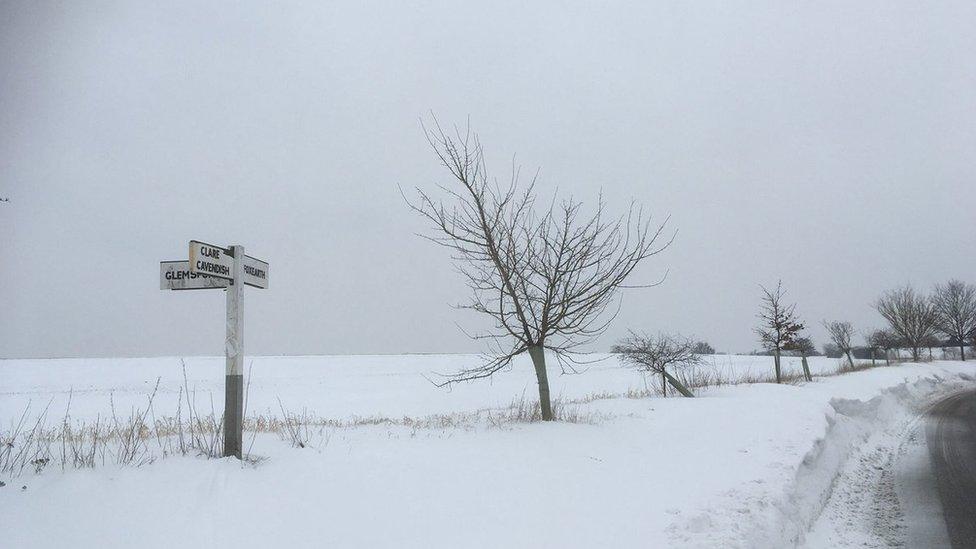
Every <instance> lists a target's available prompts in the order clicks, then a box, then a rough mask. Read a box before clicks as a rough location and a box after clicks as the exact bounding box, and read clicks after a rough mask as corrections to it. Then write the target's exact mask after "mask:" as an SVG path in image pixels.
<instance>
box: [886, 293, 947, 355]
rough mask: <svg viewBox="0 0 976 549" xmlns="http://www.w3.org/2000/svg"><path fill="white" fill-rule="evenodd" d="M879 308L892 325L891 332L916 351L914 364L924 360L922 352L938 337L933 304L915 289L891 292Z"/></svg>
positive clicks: (912, 350) (914, 352)
mask: <svg viewBox="0 0 976 549" xmlns="http://www.w3.org/2000/svg"><path fill="white" fill-rule="evenodd" d="M875 308H877V309H878V312H879V313H881V316H882V317H884V319H885V320H887V321H888V324H890V325H891V331H892V332H893V333H894V334H895V335H896V336H897V337H898V339H899V341H901V342H902V343H903V344H904V345H906V346H907V347H908V348H909V349H911V352H912V361H914V362H918V361H919V360H921V356H922V355H921V350H922V349H923V348H924V347H926V346H927V344H928V343H929V342H930V340H931V338H932V337H933V336H934V335H935V332H936V329H935V321H936V311H935V306H933V305H932V302H931V301H930V300H928V299H926V298H925V296H922V295H920V294H918V293H916V292H915V290H914V289H912V287H911V286H905V287H904V288H899V289H897V290H892V291H890V292H887V293H886V294H884V295H883V296H881V298H879V299H878V301H877V303H875Z"/></svg>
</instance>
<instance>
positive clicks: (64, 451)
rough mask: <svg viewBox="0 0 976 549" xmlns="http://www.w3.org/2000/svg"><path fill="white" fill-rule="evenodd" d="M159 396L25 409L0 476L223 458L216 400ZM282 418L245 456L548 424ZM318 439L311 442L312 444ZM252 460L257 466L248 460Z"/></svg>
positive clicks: (522, 412)
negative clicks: (382, 431)
mask: <svg viewBox="0 0 976 549" xmlns="http://www.w3.org/2000/svg"><path fill="white" fill-rule="evenodd" d="M872 367H884V366H882V365H878V366H872V364H871V362H861V361H858V362H855V363H854V364H853V365H852V364H850V363H848V362H846V361H840V362H839V363H838V366H837V368H836V369H835V370H834V371H832V372H829V373H821V374H817V375H816V376H815V377H827V376H835V375H841V374H846V373H851V372H857V371H861V370H866V369H870V368H872ZM675 375H676V377H678V379H679V381H680V382H681V383H682V384H683V385H684V386H685V387H687V388H688V389H690V390H691V391H693V392H695V393H696V394H699V393H701V392H702V391H703V390H706V389H708V388H711V387H723V386H734V385H745V384H755V383H776V381H777V380H776V377H775V374H773V373H772V372H770V373H765V374H758V373H754V372H746V373H736V372H735V371H734V370H730V371H722V370H719V369H715V368H709V367H693V368H686V369H683V370H680V371H678V372H676V374H675ZM780 381H781V382H782V383H788V384H794V385H799V384H802V383H804V382H805V379H804V374H803V373H801V372H798V371H797V372H790V371H787V372H782V373H781V376H780ZM157 390H158V381H157V384H156V386H155V387H154V388H153V391H152V392H151V393H150V394H149V395H148V397H147V400H146V405H145V407H143V408H139V409H132V410H130V411H129V413H128V414H125V415H122V414H119V413H118V412H117V411H116V409H115V405H114V399H112V397H111V396H110V398H109V400H110V409H111V415H110V416H108V417H105V418H103V417H96V419H95V420H94V421H87V422H85V421H74V420H72V418H71V414H70V410H71V394H70V393H69V395H68V406H67V408H66V411H65V413H64V416H63V417H60V418H59V419H58V420H55V422H54V423H52V422H51V418H50V417H49V414H48V412H49V409H50V406H51V404H52V402H53V399H52V401H49V402H48V403H47V405H45V407H44V408H43V409H42V410H40V412H39V413H38V414H37V415H36V416H33V417H32V414H31V412H32V409H31V406H30V405H28V406H27V407H26V408H25V410H24V412H23V413H22V414H21V416H20V418H19V420H18V421H17V422H16V423H15V424H13V425H12V426H11V428H10V430H8V431H0V476H5V477H17V476H20V475H22V474H23V473H24V472H25V471H26V472H28V473H30V472H33V473H41V472H42V471H44V470H46V469H49V468H51V467H55V468H58V469H60V470H61V471H64V470H67V469H90V468H94V467H96V466H105V465H116V466H119V467H127V466H136V467H138V466H142V465H146V464H149V463H153V462H154V461H156V460H157V459H160V458H164V457H167V456H198V457H204V458H208V459H209V458H220V457H221V455H222V450H223V440H222V438H221V437H222V425H223V422H222V416H219V415H217V414H216V413H215V412H214V410H215V405H214V402H213V396H212V395H209V396H208V401H209V402H208V403H207V406H208V407H209V410H207V412H206V413H201V412H200V410H199V407H198V405H197V395H196V391H195V390H191V389H189V388H188V384H187V382H186V380H185V377H184V385H183V387H181V388H180V392H179V397H180V398H179V404H178V406H177V409H176V411H175V413H174V414H173V415H168V416H157V415H156V412H155V410H154V407H153V401H154V399H155V396H156V392H157ZM660 395H661V387H660V386H659V385H658V384H647V383H645V384H644V387H643V388H630V389H628V390H627V391H624V392H613V391H601V392H594V393H590V394H587V395H584V396H582V397H577V398H567V397H564V396H559V397H557V398H555V399H553V401H552V413H553V416H554V418H555V419H556V420H557V421H560V422H564V423H570V424H596V423H599V422H601V421H604V420H606V419H609V418H611V417H612V416H611V415H610V414H608V413H605V412H601V411H599V410H596V409H594V408H593V407H589V406H587V405H588V404H591V403H594V402H597V401H603V400H612V399H619V398H627V399H643V398H650V397H656V396H660ZM278 406H279V410H280V416H277V415H270V414H268V415H265V414H257V415H251V416H250V417H247V418H245V421H244V431H245V432H246V433H249V436H250V445H249V448H248V452H247V453H248V455H249V456H248V457H251V456H250V453H251V448H253V444H254V440H255V438H256V437H257V436H258V435H259V434H274V435H277V436H278V438H279V439H280V440H282V441H284V442H286V443H288V444H290V445H291V446H293V447H296V448H309V447H323V446H325V445H327V444H328V440H329V436H330V434H331V433H332V432H334V431H336V430H345V429H357V428H369V427H377V426H379V427H400V428H406V429H410V430H412V431H414V432H416V431H418V430H445V429H464V430H473V429H477V428H479V427H480V428H489V429H494V428H512V427H515V426H517V425H519V424H527V423H534V422H541V421H543V417H542V414H541V408H540V406H539V402H538V401H537V400H532V399H527V398H526V396H525V394H524V393H523V394H522V395H520V396H519V397H516V398H514V399H513V400H512V401H511V402H510V403H509V404H508V405H507V406H502V407H497V408H482V409H478V410H472V411H465V412H454V413H450V414H431V415H427V416H422V417H410V416H402V417H389V416H383V415H375V416H353V417H349V418H343V419H339V418H326V417H321V416H318V415H316V414H314V413H313V412H312V411H310V410H308V409H306V408H303V409H302V410H301V411H300V412H293V411H290V410H289V409H288V408H287V407H286V406H285V405H284V404H283V403H282V402H281V401H280V400H279V401H278ZM313 440H315V442H314V443H313V442H312V441H313ZM249 461H253V459H250V460H249Z"/></svg>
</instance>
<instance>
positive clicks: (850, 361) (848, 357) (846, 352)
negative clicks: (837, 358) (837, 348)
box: [844, 351, 854, 370]
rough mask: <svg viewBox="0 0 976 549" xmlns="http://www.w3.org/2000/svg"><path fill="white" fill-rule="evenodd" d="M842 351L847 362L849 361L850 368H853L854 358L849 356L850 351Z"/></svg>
mask: <svg viewBox="0 0 976 549" xmlns="http://www.w3.org/2000/svg"><path fill="white" fill-rule="evenodd" d="M844 353H845V354H846V355H847V362H849V363H850V365H851V370H853V369H854V359H853V358H851V352H850V351H844Z"/></svg>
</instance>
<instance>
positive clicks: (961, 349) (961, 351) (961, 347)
mask: <svg viewBox="0 0 976 549" xmlns="http://www.w3.org/2000/svg"><path fill="white" fill-rule="evenodd" d="M959 358H961V359H962V361H963V362H966V346H965V345H963V344H962V343H960V344H959Z"/></svg>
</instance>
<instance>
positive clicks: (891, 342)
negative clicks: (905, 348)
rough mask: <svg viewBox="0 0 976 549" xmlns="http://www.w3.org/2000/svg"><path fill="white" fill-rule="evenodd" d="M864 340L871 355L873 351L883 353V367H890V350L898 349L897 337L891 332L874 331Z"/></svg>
mask: <svg viewBox="0 0 976 549" xmlns="http://www.w3.org/2000/svg"><path fill="white" fill-rule="evenodd" d="M866 340H867V344H868V346H869V347H871V352H872V353H874V349H881V350H882V351H884V357H885V365H886V366H891V350H892V349H897V348H898V336H896V335H895V334H894V332H892V331H891V330H875V331H873V332H871V333H870V334H869V335H868V337H867V338H866ZM872 356H873V354H872Z"/></svg>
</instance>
